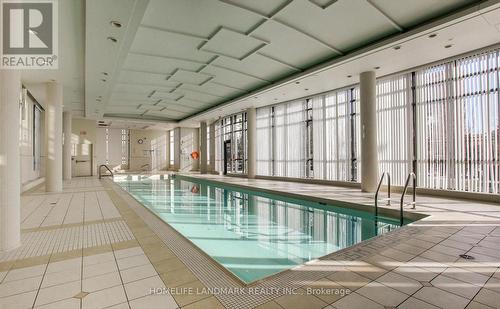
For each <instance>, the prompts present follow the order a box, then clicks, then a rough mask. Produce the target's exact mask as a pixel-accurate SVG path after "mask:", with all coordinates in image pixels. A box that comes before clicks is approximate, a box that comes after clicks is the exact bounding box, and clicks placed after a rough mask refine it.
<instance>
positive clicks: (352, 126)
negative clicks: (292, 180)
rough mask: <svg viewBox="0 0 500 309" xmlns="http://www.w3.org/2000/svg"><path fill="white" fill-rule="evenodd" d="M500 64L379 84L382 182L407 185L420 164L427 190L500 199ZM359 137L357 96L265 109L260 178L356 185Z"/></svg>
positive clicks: (495, 54) (474, 60) (337, 94)
mask: <svg viewBox="0 0 500 309" xmlns="http://www.w3.org/2000/svg"><path fill="white" fill-rule="evenodd" d="M499 63H500V56H499V51H498V50H494V51H489V52H483V53H480V54H476V55H472V56H467V57H463V58H460V59H456V60H453V61H448V62H444V63H441V64H438V65H433V66H428V67H424V68H419V69H418V70H414V71H413V72H411V73H408V74H398V75H394V76H389V77H387V78H383V79H380V80H378V81H377V103H376V104H377V122H378V123H377V139H378V141H377V142H378V156H379V161H380V164H379V171H380V173H381V172H384V171H387V172H389V173H390V174H391V176H392V177H391V178H392V181H393V183H394V184H396V185H403V184H404V181H405V178H406V176H407V175H408V173H409V172H410V171H412V169H413V168H414V167H413V165H414V164H415V168H416V170H415V172H416V174H417V178H418V186H419V187H423V188H430V189H443V190H459V191H469V192H480V193H499V192H500V167H499V159H500V132H499V131H500V124H499V123H500V122H499V118H500V109H499V97H500V93H499V86H500V85H499V75H500V69H499V66H500V65H499ZM309 105H312V134H308V132H309V133H310V130H311V127H310V126H309V127H308V122H307V121H306V120H307V119H308V118H307V117H308V115H309V117H310V114H308V113H309V111H308V106H309ZM308 128H309V130H308ZM360 131H361V130H360V117H359V87H353V88H350V89H340V90H336V91H332V92H330V93H327V94H322V95H317V96H313V97H311V98H309V99H307V100H298V101H294V102H288V103H282V104H278V105H275V106H268V107H263V108H259V109H257V140H258V141H259V143H258V144H257V174H258V175H265V176H282V177H300V178H304V177H314V178H316V179H325V180H341V181H357V180H359V179H360V172H361V168H362V167H361V166H360V162H361V160H360V158H361V155H362V153H361V145H360V143H359V141H360V134H361V132H360ZM311 145H312V167H313V168H312V170H309V169H308V166H309V165H308V164H309V163H310V162H306V160H308V158H309V154H308V153H307V150H308V147H309V146H311ZM306 146H307V147H306ZM308 161H310V160H308Z"/></svg>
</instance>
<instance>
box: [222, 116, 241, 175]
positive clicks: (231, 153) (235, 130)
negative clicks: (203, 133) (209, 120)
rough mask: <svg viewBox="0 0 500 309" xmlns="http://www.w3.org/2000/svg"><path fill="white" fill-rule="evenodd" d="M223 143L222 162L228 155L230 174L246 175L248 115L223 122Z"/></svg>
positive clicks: (225, 119) (231, 117)
mask: <svg viewBox="0 0 500 309" xmlns="http://www.w3.org/2000/svg"><path fill="white" fill-rule="evenodd" d="M221 126H222V133H223V143H221V146H222V150H223V152H222V157H221V158H220V159H222V161H224V154H225V155H226V171H227V172H228V173H235V174H243V173H246V159H247V156H246V152H247V121H246V113H239V114H235V115H232V116H229V117H226V118H223V119H222V120H221Z"/></svg>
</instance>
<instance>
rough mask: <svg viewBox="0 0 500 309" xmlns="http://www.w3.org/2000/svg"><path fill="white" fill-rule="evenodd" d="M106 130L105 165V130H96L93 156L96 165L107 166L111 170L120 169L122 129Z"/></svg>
mask: <svg viewBox="0 0 500 309" xmlns="http://www.w3.org/2000/svg"><path fill="white" fill-rule="evenodd" d="M107 130H108V134H109V136H108V150H107V157H108V160H109V162H108V163H106V128H97V129H96V143H95V146H94V147H95V150H94V151H95V155H96V165H97V166H99V165H101V164H107V165H108V166H109V167H110V168H111V169H116V168H119V169H121V168H122V129H114V128H110V129H107Z"/></svg>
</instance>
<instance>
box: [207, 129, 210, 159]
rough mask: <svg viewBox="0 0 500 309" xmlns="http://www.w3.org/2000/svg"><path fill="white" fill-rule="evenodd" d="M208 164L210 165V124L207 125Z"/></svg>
mask: <svg viewBox="0 0 500 309" xmlns="http://www.w3.org/2000/svg"><path fill="white" fill-rule="evenodd" d="M207 165H210V126H207Z"/></svg>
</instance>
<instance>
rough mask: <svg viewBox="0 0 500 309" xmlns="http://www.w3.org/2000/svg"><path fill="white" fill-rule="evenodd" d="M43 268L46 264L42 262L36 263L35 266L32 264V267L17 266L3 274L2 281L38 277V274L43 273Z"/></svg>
mask: <svg viewBox="0 0 500 309" xmlns="http://www.w3.org/2000/svg"><path fill="white" fill-rule="evenodd" d="M45 268H47V264H42V265H37V266H32V267H25V268H18V269H11V270H10V271H9V272H8V273H7V276H5V278H4V281H3V282H9V281H14V280H20V279H26V278H32V277H38V276H41V275H43V273H44V272H45Z"/></svg>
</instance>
